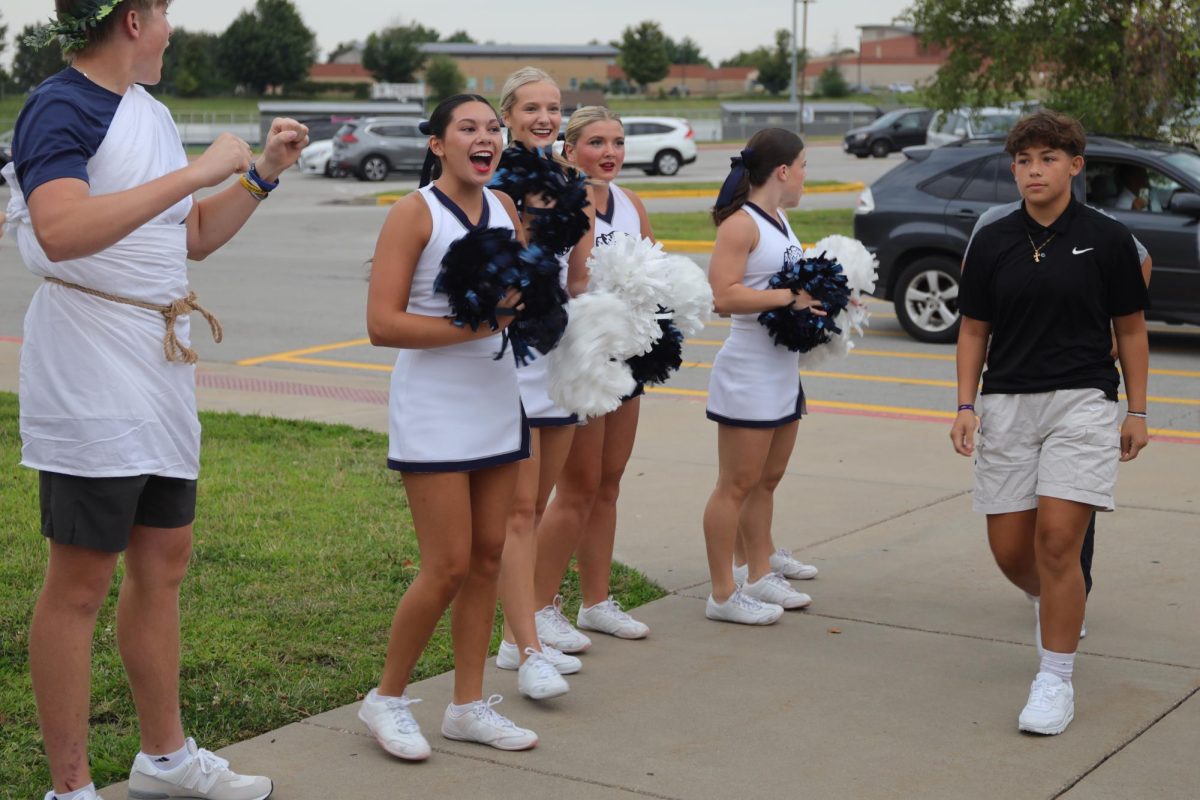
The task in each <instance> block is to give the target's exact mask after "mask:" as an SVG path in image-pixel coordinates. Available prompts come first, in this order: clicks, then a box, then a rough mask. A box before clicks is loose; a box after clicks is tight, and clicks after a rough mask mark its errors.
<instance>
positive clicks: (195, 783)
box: [129, 739, 274, 800]
mask: <svg viewBox="0 0 1200 800" xmlns="http://www.w3.org/2000/svg"><path fill="white" fill-rule="evenodd" d="M187 749H188V758H187V760H186V761H184V762H183V763H182V764H180V765H179V766H177V767H175V769H164V770H160V769H159V768H158V767H156V766H154V763H153V762H152V761H151V760H150V759H149V758H148V757H147V756H146V755H145V754H144V753H138V755H137V758H135V759H134V760H133V769H131V770H130V771H129V798H130V800H172V798H188V799H189V800H193V799H194V800H266V798H268V797H270V796H271V791H272V790H273V788H274V787H273V786H272V784H271V779H270V778H264V777H262V776H260V775H238V774H237V773H236V772H233V771H232V770H231V769H229V762H228V761H226V760H225V759H223V758H221V757H220V756H218V755H216V754H215V753H210V752H209V751H208V750H205V749H203V748H200V747H197V746H196V740H195V739H188V740H187Z"/></svg>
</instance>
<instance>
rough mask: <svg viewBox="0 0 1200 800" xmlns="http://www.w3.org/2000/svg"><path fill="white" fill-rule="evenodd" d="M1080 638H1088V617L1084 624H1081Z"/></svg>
mask: <svg viewBox="0 0 1200 800" xmlns="http://www.w3.org/2000/svg"><path fill="white" fill-rule="evenodd" d="M1079 638H1080V639H1086V638H1087V620H1086V619H1085V620H1084V621H1083V625H1081V626H1080V627H1079Z"/></svg>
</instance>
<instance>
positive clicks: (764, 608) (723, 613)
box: [704, 589, 783, 625]
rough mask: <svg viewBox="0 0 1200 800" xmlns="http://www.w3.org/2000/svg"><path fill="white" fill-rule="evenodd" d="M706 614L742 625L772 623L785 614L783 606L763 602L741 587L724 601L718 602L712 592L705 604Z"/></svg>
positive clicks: (709, 616)
mask: <svg viewBox="0 0 1200 800" xmlns="http://www.w3.org/2000/svg"><path fill="white" fill-rule="evenodd" d="M704 616H706V617H708V618H709V619H715V620H718V621H719V622H737V623H739V624H741V625H770V624H772V623H774V622H778V621H779V618H780V617H782V616H783V606H777V605H775V604H774V603H761V602H759V601H758V600H755V599H754V598H753V597H750V596H749V595H747V594H744V593H743V592H742V591H741V590H740V589H737V590H735V591H734V593H733V594H731V595H729V599H728V600H726V601H725V602H724V603H718V602H717V601H716V600H714V599H713V596H712V595H711V594H710V595H709V596H708V602H707V603H705V604H704Z"/></svg>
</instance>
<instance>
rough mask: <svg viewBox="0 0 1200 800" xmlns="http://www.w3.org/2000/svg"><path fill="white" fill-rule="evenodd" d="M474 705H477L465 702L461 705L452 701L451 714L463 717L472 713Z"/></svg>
mask: <svg viewBox="0 0 1200 800" xmlns="http://www.w3.org/2000/svg"><path fill="white" fill-rule="evenodd" d="M475 702H479V701H478V700H477V701H475ZM474 707H475V703H463V704H462V705H461V706H460V705H457V704H455V703H451V704H450V716H452V717H461V716H463V715H465V714H468V713H470V711H471V709H472V708H474Z"/></svg>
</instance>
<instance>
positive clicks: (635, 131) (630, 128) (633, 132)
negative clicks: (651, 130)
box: [625, 122, 645, 136]
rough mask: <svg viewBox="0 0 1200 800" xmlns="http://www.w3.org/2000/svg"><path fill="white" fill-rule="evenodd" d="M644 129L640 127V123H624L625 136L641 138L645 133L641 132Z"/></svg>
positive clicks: (642, 126)
mask: <svg viewBox="0 0 1200 800" xmlns="http://www.w3.org/2000/svg"><path fill="white" fill-rule="evenodd" d="M644 127H645V126H644V125H642V123H640V122H626V123H625V135H626V136H641V135H642V134H643V133H645V130H643V128H644Z"/></svg>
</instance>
